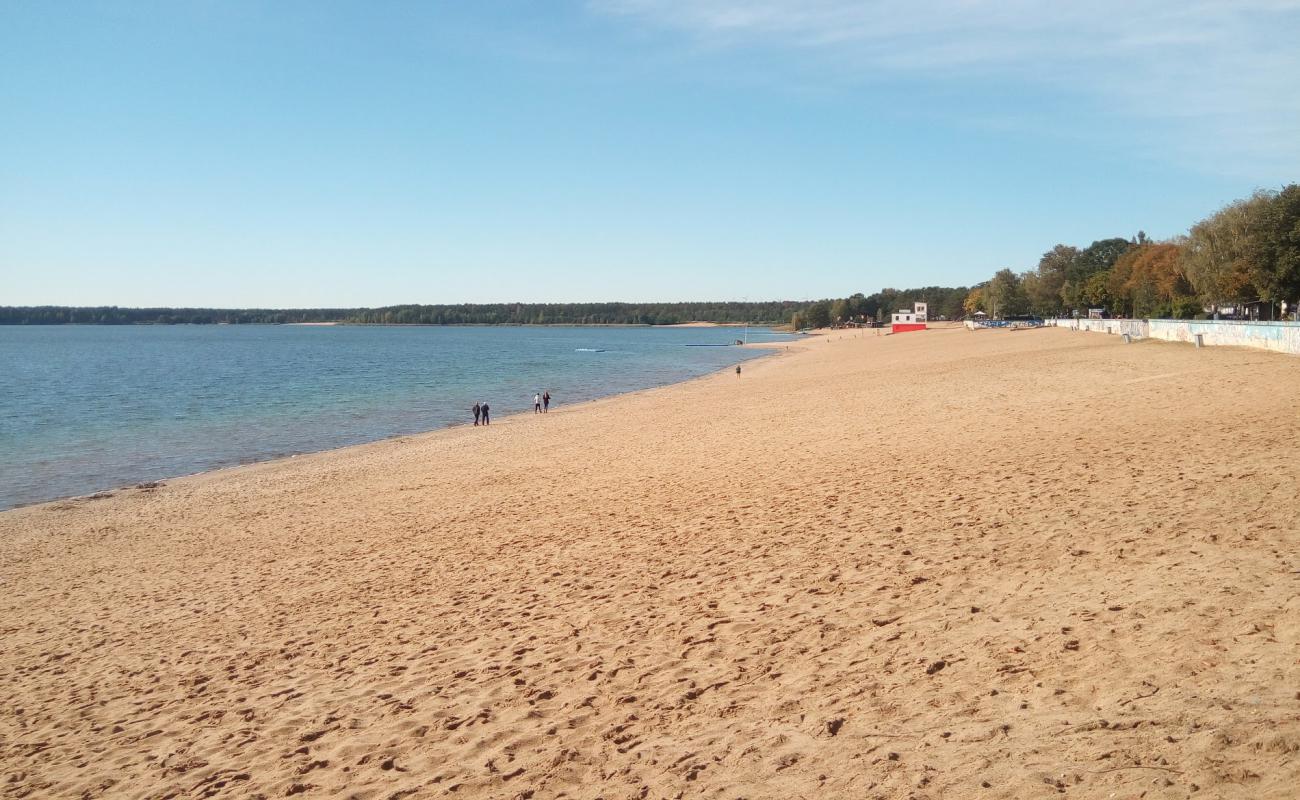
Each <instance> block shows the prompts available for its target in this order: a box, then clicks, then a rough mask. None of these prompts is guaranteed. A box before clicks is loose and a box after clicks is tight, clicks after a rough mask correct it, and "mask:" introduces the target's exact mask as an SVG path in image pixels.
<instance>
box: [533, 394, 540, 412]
mask: <svg viewBox="0 0 1300 800" xmlns="http://www.w3.org/2000/svg"><path fill="white" fill-rule="evenodd" d="M533 413H534V414H540V413H542V396H541V395H540V394H537V393H534V394H533Z"/></svg>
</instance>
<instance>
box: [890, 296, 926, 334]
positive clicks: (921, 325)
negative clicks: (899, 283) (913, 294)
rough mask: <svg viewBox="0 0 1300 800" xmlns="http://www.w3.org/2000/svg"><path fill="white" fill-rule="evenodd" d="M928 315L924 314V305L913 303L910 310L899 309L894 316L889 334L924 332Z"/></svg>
mask: <svg viewBox="0 0 1300 800" xmlns="http://www.w3.org/2000/svg"><path fill="white" fill-rule="evenodd" d="M928 319H929V315H928V314H927V313H926V304H925V303H913V304H912V310H911V311H908V310H907V309H901V310H900V311H899V312H898V313H897V314H895V315H894V320H893V325H892V326H891V330H890V332H891V333H907V332H909V331H923V330H925V323H926V320H928Z"/></svg>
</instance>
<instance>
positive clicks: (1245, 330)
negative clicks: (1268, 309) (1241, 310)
mask: <svg viewBox="0 0 1300 800" xmlns="http://www.w3.org/2000/svg"><path fill="white" fill-rule="evenodd" d="M1150 330H1151V338H1152V339H1164V340H1166V341H1170V342H1194V341H1195V339H1196V336H1197V335H1199V336H1200V337H1201V342H1202V343H1203V344H1207V345H1229V346H1234V347H1255V348H1259V349H1261V350H1273V351H1274V352H1278V353H1289V354H1291V355H1300V323H1297V322H1236V321H1229V320H1179V319H1153V320H1151V321H1150Z"/></svg>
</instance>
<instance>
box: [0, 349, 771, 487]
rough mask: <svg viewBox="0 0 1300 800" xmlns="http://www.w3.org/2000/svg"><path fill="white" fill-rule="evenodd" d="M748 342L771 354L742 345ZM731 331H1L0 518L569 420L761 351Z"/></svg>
mask: <svg viewBox="0 0 1300 800" xmlns="http://www.w3.org/2000/svg"><path fill="white" fill-rule="evenodd" d="M749 332H750V341H763V340H772V339H780V338H782V337H780V335H779V334H772V333H771V332H770V331H766V330H762V329H757V328H751V329H750V331H749ZM741 335H742V332H741V329H737V328H561V327H547V328H487V327H484V328H451V327H449V328H441V327H410V328H406V327H352V326H337V327H325V326H322V327H306V326H302V327H300V326H260V325H258V326H253V325H250V326H226V325H220V326H121V327H117V326H80V325H69V326H48V327H7V326H0V376H3V381H0V508H9V507H12V506H16V505H21V504H24V503H33V502H40V501H43V500H51V499H54V498H57V497H66V496H69V495H80V494H87V493H89V492H94V491H97V490H101V489H107V488H112V487H117V486H122V485H128V484H133V483H138V482H141V481H151V480H159V479H162V478H167V477H171V476H176V475H186V474H190V473H193V472H199V471H202V470H207V469H213V468H216V467H222V466H229V465H232V464H239V463H245V462H250V461H258V460H263V459H267V458H274V457H276V456H282V455H288V454H291V453H302V452H309V451H314V450H324V449H329V448H333V447H342V446H345V445H350V444H357V443H360V442H367V441H373V440H376V439H383V438H386V437H389V436H395V435H400V434H407V433H414V432H417V431H423V430H428V429H431V428H438V427H442V426H445V425H451V424H456V423H463V422H465V421H466V420H469V419H472V417H471V416H470V413H469V408H470V406H472V405H473V404H474V403H475V402H476V401H482V400H486V401H487V402H489V403H490V404H491V406H492V412H493V415H494V416H504V415H506V414H511V413H515V412H518V411H525V410H531V407H532V398H533V393H534V392H537V391H541V390H543V389H548V390H550V392H551V396H552V398H553V400H552V403H553V404H556V405H559V406H564V405H566V404H573V403H578V402H582V401H584V400H591V399H594V398H597V397H603V396H606V395H610V394H616V393H619V392H627V391H633V390H636V389H645V388H649V387H652V386H660V385H663V384H667V383H673V382H675V381H681V380H685V379H687V378H692V377H696V376H698V375H703V374H706V373H709V372H713V371H715V370H718V369H721V368H724V367H728V366H730V365H732V364H735V363H737V362H739V361H743V360H746V359H750V358H754V357H757V356H760V355H762V354H763V353H762V351H754V350H743V349H740V348H734V347H688V346H686V345H690V344H708V343H727V342H730V341H732V340H734V339H736V338H739V337H740V336H741Z"/></svg>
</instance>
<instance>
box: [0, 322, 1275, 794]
mask: <svg viewBox="0 0 1300 800" xmlns="http://www.w3.org/2000/svg"><path fill="white" fill-rule="evenodd" d="M1298 442H1300V362H1297V361H1296V360H1295V359H1294V358H1288V357H1286V356H1280V355H1275V354H1271V353H1264V352H1256V351H1246V350H1234V349H1226V348H1224V349H1216V348H1208V349H1203V350H1197V349H1195V348H1193V347H1190V346H1188V345H1181V344H1171V343H1163V342H1141V343H1138V344H1133V345H1127V346H1126V345H1124V344H1122V343H1121V342H1120V341H1119V339H1118V338H1117V337H1109V336H1104V335H1101V334H1087V333H1073V332H1070V331H1066V330H1057V329H1048V330H1037V331H1023V332H1015V333H1009V332H1005V331H979V332H969V331H965V330H961V329H956V330H934V331H928V332H925V333H915V334H906V335H900V336H888V337H885V336H876V335H874V331H865V332H862V333H858V332H855V333H853V334H845V335H842V336H841V335H840V334H838V333H836V334H831V335H830V336H829V337H826V338H815V339H809V340H806V341H803V342H800V343H799V344H797V345H792V346H791V350H790V352H789V353H788V354H785V353H782V354H781V355H779V356H777V357H775V358H771V359H765V360H762V361H760V362H751V363H749V364H746V366H745V370H744V374H743V375H742V376H740V377H737V376H736V375H735V374H734V373H732V372H730V371H728V372H726V373H723V374H719V375H714V376H711V377H708V378H705V379H701V380H697V381H693V382H690V383H686V384H681V385H677V386H672V387H665V388H662V389H655V390H651V391H647V392H642V393H638V394H635V395H629V396H624V397H619V398H611V399H607V400H602V401H598V402H595V403H589V404H586V405H584V406H581V407H575V408H564V407H561V408H559V409H553V410H552V411H551V413H550V414H548V415H545V416H541V417H535V416H534V415H532V414H527V415H522V416H518V417H512V418H503V419H501V420H497V421H494V423H493V425H492V426H491V427H490V428H486V429H485V428H473V427H463V428H455V429H450V430H444V431H439V432H435V433H431V434H427V435H423V436H416V437H407V438H404V439H399V440H392V441H387V442H381V443H377V444H373V445H366V446H362V447H355V448H349V449H345V450H339V451H333V452H329V453H322V454H317V455H311V456H303V457H299V458H295V459H287V460H282V461H276V462H271V463H267V464H260V465H253V466H248V467H240V468H237V469H231V470H223V471H220V472H215V473H209V474H205V475H201V476H195V477H191V478H185V479H180V480H174V481H168V482H167V483H166V485H164V486H162V487H159V488H145V489H130V490H123V491H117V492H113V493H112V494H111V496H109V497H99V498H96V499H79V500H67V501H60V502H56V503H50V504H46V505H42V506H34V507H30V508H22V509H16V510H13V511H8V512H4V513H0V581H2V583H0V631H2V638H0V643H2V646H0V687H3V688H0V794H2V795H3V796H4V797H6V798H8V797H33V798H35V797H240V798H243V797H256V796H263V797H285V796H303V797H308V798H311V797H358V798H402V797H413V798H414V797H443V796H447V797H458V798H484V797H494V798H495V797H501V798H510V797H518V798H529V797H531V798H551V797H573V798H597V797H602V798H611V799H612V798H641V797H646V798H659V797H719V798H740V797H745V798H795V797H805V798H814V797H853V798H863V797H866V798H870V797H882V798H894V797H900V798H901V797H915V798H926V797H928V798H943V797H961V798H966V797H977V798H978V797H1047V796H1055V795H1058V794H1064V795H1066V796H1069V797H1097V798H1109V797H1117V798H1135V797H1146V798H1187V797H1194V798H1203V797H1204V798H1210V797H1293V796H1295V791H1296V790H1295V787H1296V786H1297V785H1300V522H1298V521H1297V514H1298V513H1300V509H1298V507H1297V495H1298V494H1300V488H1298V487H1300V452H1297V445H1298Z"/></svg>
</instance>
